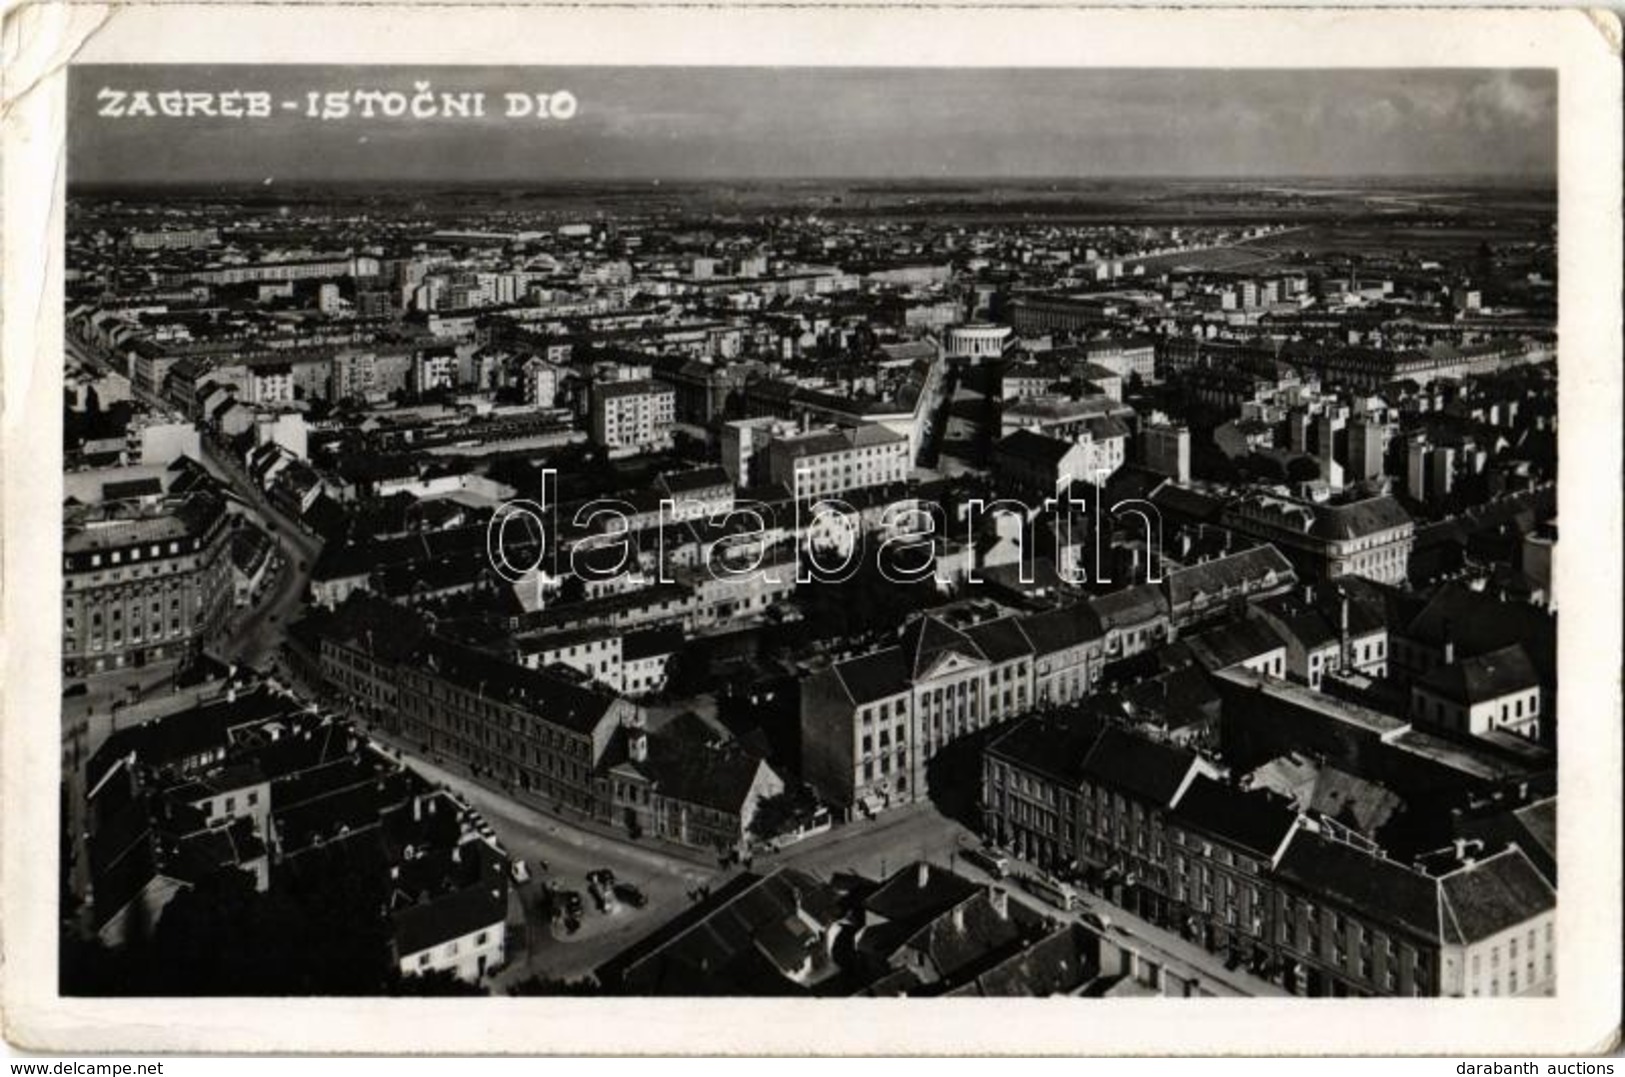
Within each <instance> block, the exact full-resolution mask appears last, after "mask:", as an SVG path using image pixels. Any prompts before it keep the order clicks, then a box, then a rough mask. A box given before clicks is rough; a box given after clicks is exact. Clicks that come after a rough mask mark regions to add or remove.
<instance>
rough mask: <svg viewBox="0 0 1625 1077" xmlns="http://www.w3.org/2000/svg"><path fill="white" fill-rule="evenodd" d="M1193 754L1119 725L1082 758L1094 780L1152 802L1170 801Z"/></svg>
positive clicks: (1106, 733) (1103, 736) (1188, 766)
mask: <svg viewBox="0 0 1625 1077" xmlns="http://www.w3.org/2000/svg"><path fill="white" fill-rule="evenodd" d="M1195 761H1196V756H1195V755H1193V754H1192V753H1190V752H1188V751H1186V750H1185V749H1183V748H1174V747H1170V746H1169V745H1166V744H1158V743H1157V742H1155V741H1150V740H1147V739H1145V738H1144V737H1140V736H1136V735H1134V734H1132V733H1128V732H1125V731H1123V730H1120V729H1107V730H1106V731H1105V732H1104V733H1103V734H1101V737H1100V739H1099V740H1098V741H1096V742H1095V746H1094V749H1093V750H1091V751H1090V753H1089V755H1088V757H1087V758H1086V759H1085V760H1084V764H1083V769H1084V772H1085V774H1086V776H1088V777H1089V778H1091V779H1092V780H1094V781H1095V782H1097V783H1099V784H1102V785H1106V786H1111V787H1112V788H1116V789H1121V790H1123V791H1124V792H1126V793H1130V794H1133V795H1134V796H1137V797H1139V798H1140V799H1142V800H1145V801H1148V802H1150V803H1152V804H1171V803H1172V802H1173V799H1174V794H1175V793H1177V792H1178V791H1179V787H1180V785H1181V784H1182V783H1183V782H1184V780H1185V776H1186V775H1187V774H1188V773H1190V769H1191V766H1192V765H1193V764H1194V763H1195Z"/></svg>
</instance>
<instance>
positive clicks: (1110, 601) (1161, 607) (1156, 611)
mask: <svg viewBox="0 0 1625 1077" xmlns="http://www.w3.org/2000/svg"><path fill="white" fill-rule="evenodd" d="M1089 608H1090V609H1091V610H1093V611H1094V614H1095V617H1096V618H1097V619H1098V620H1099V621H1100V626H1101V628H1102V629H1103V630H1106V631H1110V630H1111V629H1114V628H1124V627H1132V626H1134V625H1139V624H1144V623H1145V622H1147V621H1150V620H1153V619H1154V618H1156V617H1159V616H1161V617H1166V616H1167V615H1168V601H1167V599H1166V598H1164V597H1163V593H1162V588H1160V587H1158V586H1157V585H1156V584H1151V583H1141V584H1135V585H1134V586H1132V587H1125V588H1123V589H1122V590H1120V591H1112V592H1110V593H1108V594H1104V595H1095V596H1094V597H1093V598H1090V599H1089Z"/></svg>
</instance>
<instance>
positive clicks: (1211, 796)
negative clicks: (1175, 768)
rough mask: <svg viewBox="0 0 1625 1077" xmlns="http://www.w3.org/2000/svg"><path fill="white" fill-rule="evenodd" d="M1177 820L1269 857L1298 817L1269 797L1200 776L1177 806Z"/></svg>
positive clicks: (1175, 816) (1175, 808)
mask: <svg viewBox="0 0 1625 1077" xmlns="http://www.w3.org/2000/svg"><path fill="white" fill-rule="evenodd" d="M1174 818H1176V819H1177V820H1178V821H1179V822H1181V823H1183V824H1184V825H1186V826H1189V827H1193V828H1194V829H1196V830H1199V831H1201V832H1203V833H1205V834H1208V835H1211V836H1212V837H1215V838H1218V839H1219V840H1220V841H1224V842H1228V843H1229V844H1230V845H1233V846H1236V847H1239V848H1242V849H1245V850H1247V851H1248V852H1251V853H1255V854H1257V855H1259V856H1262V857H1270V856H1273V855H1274V854H1275V850H1277V849H1279V848H1280V847H1281V842H1282V841H1283V840H1285V838H1286V835H1287V832H1288V831H1289V830H1291V829H1292V823H1293V820H1295V819H1296V818H1297V815H1296V813H1294V812H1293V811H1292V810H1291V809H1290V808H1288V807H1286V805H1285V804H1283V803H1282V802H1281V801H1279V800H1277V799H1276V798H1275V797H1272V796H1270V795H1269V794H1268V793H1264V792H1256V791H1255V792H1243V791H1242V790H1240V789H1237V788H1235V787H1234V786H1230V785H1224V784H1222V783H1220V782H1216V781H1214V780H1213V779H1212V778H1209V777H1207V776H1206V775H1203V774H1198V775H1197V776H1196V778H1195V779H1194V780H1193V781H1192V782H1191V784H1190V787H1189V788H1188V789H1186V790H1185V793H1184V795H1183V796H1181V797H1180V798H1179V803H1178V804H1177V805H1175V807H1174Z"/></svg>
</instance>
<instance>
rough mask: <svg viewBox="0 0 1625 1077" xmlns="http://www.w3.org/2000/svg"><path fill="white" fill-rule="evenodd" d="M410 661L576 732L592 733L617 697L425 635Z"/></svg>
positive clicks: (439, 675) (419, 666)
mask: <svg viewBox="0 0 1625 1077" xmlns="http://www.w3.org/2000/svg"><path fill="white" fill-rule="evenodd" d="M411 664H412V665H414V666H416V667H418V668H421V669H424V670H427V671H428V672H429V673H430V674H432V675H434V676H437V677H440V678H442V679H443V680H446V681H450V682H451V683H453V684H456V685H459V686H461V687H463V688H472V689H475V690H477V691H479V692H480V693H481V694H482V695H484V696H486V697H488V698H490V699H492V700H493V701H496V702H501V703H506V704H507V705H509V706H513V707H519V708H521V709H523V710H525V711H528V712H529V713H531V714H534V715H536V717H538V718H540V719H542V720H543V721H545V722H547V723H549V724H550V725H555V726H558V727H560V728H563V729H567V730H570V731H572V732H575V733H583V734H590V733H592V732H593V730H594V729H596V728H597V727H598V725H599V723H600V722H602V721H603V720H604V718H605V716H606V715H607V714H608V713H609V710H610V708H611V707H612V706H614V704H615V702H616V698H617V697H616V696H615V695H614V694H613V693H610V692H607V691H602V690H599V689H596V688H593V687H589V686H586V685H580V684H575V683H572V682H571V681H568V680H565V679H564V678H562V677H559V676H556V675H554V674H552V673H549V672H548V671H546V670H535V669H527V668H525V667H524V666H521V665H517V664H515V663H513V662H509V661H507V660H505V659H502V658H499V657H497V656H496V655H492V654H487V653H485V652H484V651H477V650H474V649H473V648H471V647H464V646H462V645H461V644H457V643H452V642H450V641H448V640H444V639H440V638H437V637H434V636H430V637H427V639H426V640H425V642H424V645H423V646H422V647H421V648H419V650H418V654H417V655H416V656H415V661H413V662H412V663H411Z"/></svg>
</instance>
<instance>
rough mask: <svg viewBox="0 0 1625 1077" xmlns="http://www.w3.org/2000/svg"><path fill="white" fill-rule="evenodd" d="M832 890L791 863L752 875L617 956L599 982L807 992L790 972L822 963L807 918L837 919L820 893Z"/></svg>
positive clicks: (683, 991)
mask: <svg viewBox="0 0 1625 1077" xmlns="http://www.w3.org/2000/svg"><path fill="white" fill-rule="evenodd" d="M826 890H827V888H826V887H825V886H824V885H823V884H822V883H819V882H818V881H816V880H814V879H812V878H811V877H809V876H807V875H804V874H802V873H801V872H798V871H794V870H792V869H789V868H780V869H778V870H776V871H774V872H773V873H772V874H771V875H768V876H765V877H764V876H758V875H753V874H751V873H749V872H746V873H744V874H742V875H740V876H737V877H736V879H734V880H731V881H729V882H728V883H725V884H723V886H722V888H721V889H720V890H719V891H718V892H717V893H715V894H713V895H712V896H711V898H710V900H709V901H707V902H704V903H702V905H701V906H700V907H698V908H696V909H695V910H693V911H692V913H688V914H685V915H682V916H679V917H678V918H677V920H675V921H673V922H672V923H670V924H667V925H666V926H665V927H662V928H660V929H658V930H657V931H656V932H655V933H654V934H653V935H651V936H649V937H648V938H645V939H643V940H640V941H639V942H636V943H634V944H633V945H632V946H631V947H629V948H628V949H627V950H625V951H623V952H622V953H620V954H618V955H616V956H615V957H613V958H611V959H610V960H609V961H608V962H606V963H605V964H604V965H603V966H602V967H601V968H600V969H599V973H598V976H599V979H600V981H602V982H604V983H606V984H609V983H614V984H619V985H620V986H621V987H622V988H623V989H624V990H625V991H627V992H628V993H631V994H638V995H698V996H710V997H717V996H728V995H734V996H738V995H800V994H804V993H806V989H805V988H803V987H801V986H800V985H799V984H797V983H796V982H795V981H794V980H792V979H790V978H789V976H788V975H787V972H789V971H793V970H794V969H796V968H797V967H799V966H800V965H801V964H802V963H803V962H804V961H806V960H809V959H810V960H812V961H813V963H814V964H815V965H816V964H817V963H818V960H819V950H818V947H817V945H816V938H815V936H813V934H812V933H811V932H810V931H809V930H806V929H807V928H808V927H809V925H807V924H805V923H804V922H803V921H802V920H801V917H802V916H803V915H808V916H812V917H814V918H815V919H822V920H833V918H834V912H833V910H832V909H831V908H829V906H830V902H829V901H827V900H824V899H822V898H821V895H822V894H823V893H824V892H825V891H826ZM792 921H795V923H794V924H793V925H792ZM798 928H799V929H800V930H798Z"/></svg>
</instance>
